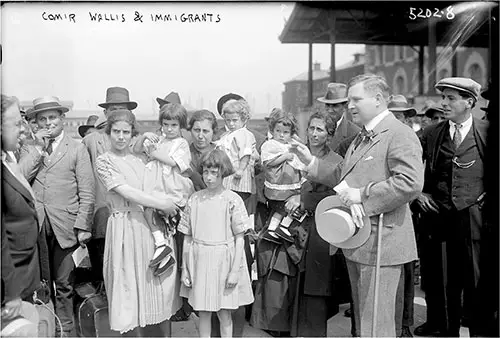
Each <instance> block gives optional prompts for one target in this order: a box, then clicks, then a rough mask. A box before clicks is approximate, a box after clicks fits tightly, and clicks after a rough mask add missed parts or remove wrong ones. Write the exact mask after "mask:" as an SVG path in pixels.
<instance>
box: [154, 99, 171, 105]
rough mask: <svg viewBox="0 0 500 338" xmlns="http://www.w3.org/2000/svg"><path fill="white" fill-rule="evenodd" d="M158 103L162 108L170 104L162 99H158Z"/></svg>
mask: <svg viewBox="0 0 500 338" xmlns="http://www.w3.org/2000/svg"><path fill="white" fill-rule="evenodd" d="M156 102H158V104H159V105H160V106H161V105H163V104H167V103H170V102H168V101H165V100H164V99H160V98H159V97H157V98H156Z"/></svg>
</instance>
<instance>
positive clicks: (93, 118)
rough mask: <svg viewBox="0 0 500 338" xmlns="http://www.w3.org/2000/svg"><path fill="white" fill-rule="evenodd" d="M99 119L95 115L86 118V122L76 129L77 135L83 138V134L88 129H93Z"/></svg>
mask: <svg viewBox="0 0 500 338" xmlns="http://www.w3.org/2000/svg"><path fill="white" fill-rule="evenodd" d="M98 119H99V116H97V115H90V116H89V117H88V118H87V122H86V123H85V124H84V125H81V126H79V127H78V134H80V136H81V137H85V133H86V132H87V130H89V129H90V128H95V123H96V121H97V120H98Z"/></svg>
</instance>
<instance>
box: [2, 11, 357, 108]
mask: <svg viewBox="0 0 500 338" xmlns="http://www.w3.org/2000/svg"><path fill="white" fill-rule="evenodd" d="M293 6H294V4H293V3H278V2H274V3H55V4H40V3H9V4H6V5H4V6H3V7H2V8H1V38H2V49H3V62H2V66H1V80H2V93H4V94H7V95H14V96H16V97H18V98H19V99H20V100H21V101H25V100H33V99H34V98H37V97H41V96H45V95H51V96H57V97H59V98H60V99H61V100H71V101H73V102H74V106H73V109H74V110H93V109H95V110H96V112H97V111H99V110H101V108H99V107H98V106H97V104H98V103H102V102H104V101H105V93H106V88H108V87H112V86H120V87H125V88H127V89H128V90H129V91H130V97H131V99H132V100H133V101H136V102H138V104H139V106H138V108H137V109H136V110H135V113H136V115H137V116H138V117H139V118H145V117H150V116H153V115H154V114H156V112H157V103H156V101H155V98H156V97H162V98H163V97H165V96H166V95H167V94H168V93H169V92H170V91H176V92H178V93H179V95H180V97H181V101H182V103H186V104H187V105H189V106H190V107H191V108H197V109H201V108H205V109H208V110H211V111H213V112H216V111H217V108H216V104H217V100H218V99H219V97H221V96H222V95H224V94H226V93H228V92H234V93H238V94H240V95H242V96H244V97H245V98H246V99H247V100H248V101H249V103H250V106H251V108H252V114H253V116H254V117H263V116H267V115H268V114H269V112H270V110H271V109H272V108H273V107H281V101H282V92H283V90H284V85H283V82H285V81H287V80H289V79H291V78H293V77H295V76H296V75H298V74H300V73H302V72H305V71H307V67H308V66H307V65H308V46H307V44H282V43H281V42H280V41H279V38H278V37H279V35H280V33H281V32H282V30H283V28H284V25H285V20H286V19H287V18H288V17H289V16H290V14H291V13H292V10H293ZM136 12H137V14H138V15H140V16H141V19H142V22H141V21H140V20H139V17H138V16H137V14H136ZM55 14H60V15H61V19H59V20H45V19H49V18H50V17H51V16H52V15H55ZM90 14H92V17H95V18H96V19H97V20H98V19H99V17H98V16H96V14H100V15H101V18H102V20H101V21H97V20H95V21H93V20H92V19H91V15H90ZM190 14H191V15H192V17H193V18H194V17H195V15H196V14H198V15H199V16H201V15H202V14H207V15H206V19H207V22H190V20H189V15H190ZM208 14H212V15H211V16H210V15H208ZM156 15H158V17H162V19H160V20H158V19H156V20H155V17H156ZM166 15H170V21H167V20H165V16H166ZM111 18H112V19H115V20H113V21H111V20H110V19H111ZM106 19H108V20H106ZM210 19H211V22H210ZM363 50H364V46H363V45H337V47H336V64H337V66H338V65H341V64H343V63H346V62H348V61H350V60H352V58H353V56H352V55H353V54H354V53H356V52H358V51H363ZM313 61H318V62H320V63H321V67H322V68H323V69H328V68H329V67H330V46H329V45H328V44H324V45H314V47H313ZM70 114H71V113H70Z"/></svg>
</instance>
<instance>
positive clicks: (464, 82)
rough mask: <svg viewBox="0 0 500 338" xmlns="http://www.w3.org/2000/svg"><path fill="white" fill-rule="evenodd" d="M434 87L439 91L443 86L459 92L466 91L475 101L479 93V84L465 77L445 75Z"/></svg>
mask: <svg viewBox="0 0 500 338" xmlns="http://www.w3.org/2000/svg"><path fill="white" fill-rule="evenodd" d="M434 87H436V89H437V90H439V91H443V90H444V89H445V88H451V89H455V90H458V91H459V92H463V93H467V94H469V95H471V96H472V97H473V98H474V99H475V100H476V102H477V100H478V99H479V95H480V93H481V85H480V84H479V83H477V82H476V81H474V80H472V79H469V78H466V77H447V78H444V79H441V80H439V81H438V83H436V85H435V86H434Z"/></svg>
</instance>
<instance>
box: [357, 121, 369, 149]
mask: <svg viewBox="0 0 500 338" xmlns="http://www.w3.org/2000/svg"><path fill="white" fill-rule="evenodd" d="M369 134H370V132H369V131H368V130H366V128H365V127H364V126H363V128H362V129H361V131H360V132H359V134H358V136H357V137H356V139H355V140H354V150H356V149H357V148H358V147H359V145H360V144H361V143H362V142H363V141H364V140H365V139H366V138H367V137H368V136H369Z"/></svg>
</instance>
